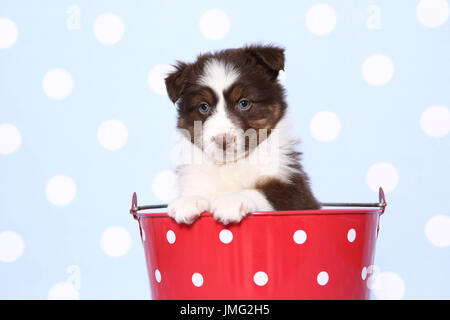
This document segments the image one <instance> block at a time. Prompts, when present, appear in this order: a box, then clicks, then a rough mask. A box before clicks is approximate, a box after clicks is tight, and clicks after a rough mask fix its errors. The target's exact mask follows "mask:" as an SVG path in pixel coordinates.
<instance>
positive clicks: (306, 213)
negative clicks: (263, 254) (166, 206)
mask: <svg viewBox="0 0 450 320" xmlns="http://www.w3.org/2000/svg"><path fill="white" fill-rule="evenodd" d="M382 213H383V210H382V209H381V208H376V209H318V210H290V211H255V212H251V213H249V214H247V215H246V216H245V218H246V219H247V218H250V217H270V216H271V217H283V216H325V215H339V216H345V215H357V214H379V215H381V214H382ZM135 216H136V217H137V218H167V219H172V218H171V217H169V215H168V214H167V212H137V213H135ZM200 217H203V218H208V217H210V218H212V217H213V214H212V213H211V212H203V213H201V214H200Z"/></svg>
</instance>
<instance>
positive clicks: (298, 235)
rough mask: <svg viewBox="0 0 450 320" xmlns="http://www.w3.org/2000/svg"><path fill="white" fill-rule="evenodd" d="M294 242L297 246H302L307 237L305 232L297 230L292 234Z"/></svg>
mask: <svg viewBox="0 0 450 320" xmlns="http://www.w3.org/2000/svg"><path fill="white" fill-rule="evenodd" d="M293 238H294V242H295V243H297V244H303V243H305V241H306V238H307V235H306V232H305V231H303V230H297V231H295V232H294V236H293Z"/></svg>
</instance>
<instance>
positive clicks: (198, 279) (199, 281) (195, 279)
mask: <svg viewBox="0 0 450 320" xmlns="http://www.w3.org/2000/svg"><path fill="white" fill-rule="evenodd" d="M192 283H193V284H194V286H196V287H201V286H202V285H203V276H202V274H201V273H198V272H196V273H194V274H193V275H192Z"/></svg>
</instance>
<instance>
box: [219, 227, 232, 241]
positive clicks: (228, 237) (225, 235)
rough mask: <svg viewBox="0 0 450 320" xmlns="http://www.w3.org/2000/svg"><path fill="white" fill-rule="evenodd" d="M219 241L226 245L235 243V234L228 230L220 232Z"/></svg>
mask: <svg viewBox="0 0 450 320" xmlns="http://www.w3.org/2000/svg"><path fill="white" fill-rule="evenodd" d="M219 239H220V241H222V242H223V243H225V244H228V243H230V242H231V241H233V232H231V231H230V230H228V229H223V230H222V231H220V233H219Z"/></svg>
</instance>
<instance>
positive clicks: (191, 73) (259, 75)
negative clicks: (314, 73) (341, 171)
mask: <svg viewBox="0 0 450 320" xmlns="http://www.w3.org/2000/svg"><path fill="white" fill-rule="evenodd" d="M284 60H285V58H284V50H283V49H282V48H279V47H276V46H263V45H252V46H245V47H243V48H238V49H227V50H223V51H219V52H216V53H207V54H201V55H199V56H198V57H197V60H196V61H195V62H194V63H184V62H177V64H176V66H175V69H174V71H172V72H171V73H170V74H168V76H167V78H166V79H165V83H166V88H167V93H168V95H169V98H170V99H171V100H172V102H173V103H176V106H177V111H178V123H177V128H178V130H179V131H180V132H181V133H182V137H183V140H184V141H185V142H186V143H185V145H186V146H187V148H185V151H184V152H185V154H188V157H187V158H189V160H188V161H186V162H185V163H182V164H180V165H179V166H178V168H177V174H178V179H179V188H180V190H179V193H180V198H179V199H177V200H175V201H173V202H172V203H170V204H169V207H168V213H169V216H170V217H172V218H174V219H175V220H176V221H177V222H178V223H187V224H190V223H192V222H193V221H194V220H195V219H196V218H197V217H198V216H199V215H200V214H201V213H202V212H205V211H209V212H212V213H213V215H214V218H215V219H216V220H218V221H220V222H222V223H223V224H228V223H235V222H239V221H240V220H241V219H242V218H243V217H244V216H245V215H246V214H248V213H250V212H254V211H273V210H303V209H318V208H320V205H319V203H318V201H317V200H316V198H315V197H314V195H313V193H312V191H311V189H310V186H309V179H308V177H307V175H306V173H305V172H304V170H303V168H302V166H301V164H300V162H299V160H300V159H299V158H300V155H301V154H300V153H299V152H297V151H296V150H295V147H296V144H297V143H298V140H297V139H296V138H295V137H293V136H292V135H291V133H290V130H289V125H288V122H287V119H286V117H285V114H286V108H287V104H286V101H285V90H284V88H283V87H282V85H281V84H280V82H279V81H278V79H277V77H278V74H279V71H280V70H284Z"/></svg>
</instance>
